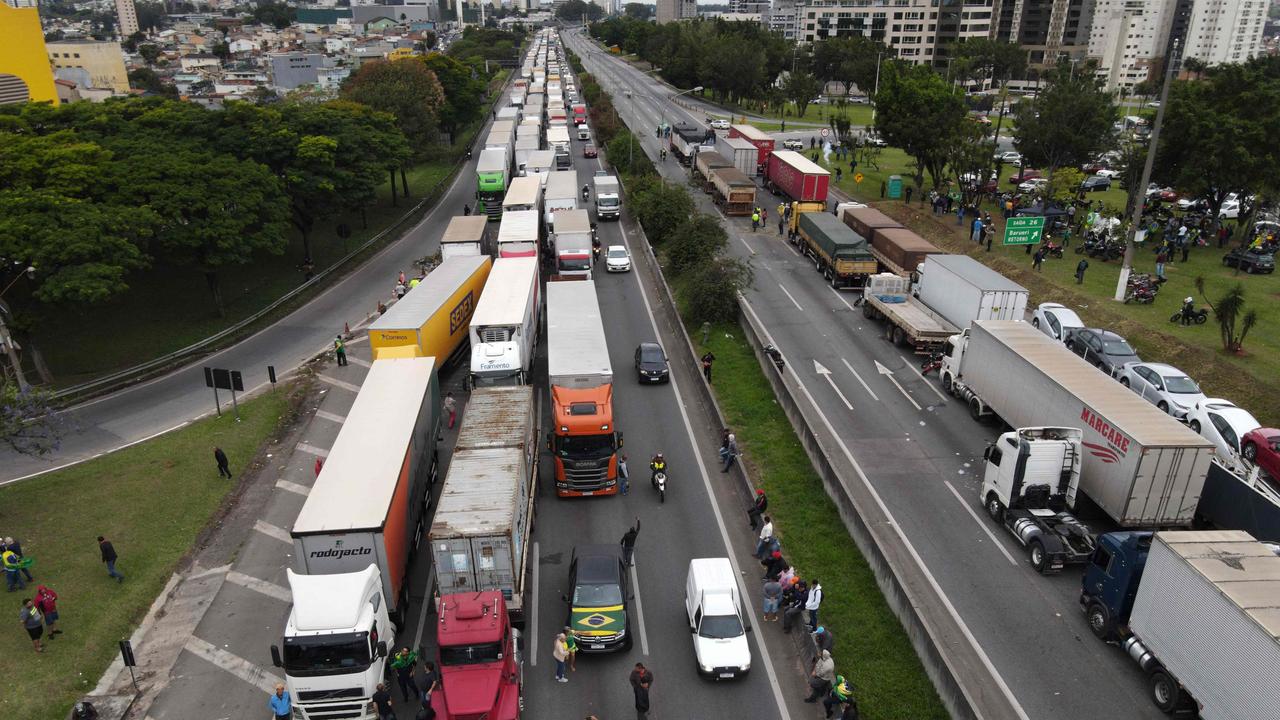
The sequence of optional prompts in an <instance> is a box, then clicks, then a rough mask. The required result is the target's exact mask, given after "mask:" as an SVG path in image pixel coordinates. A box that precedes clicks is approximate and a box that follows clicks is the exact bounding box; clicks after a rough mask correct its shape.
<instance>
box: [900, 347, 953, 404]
mask: <svg viewBox="0 0 1280 720" xmlns="http://www.w3.org/2000/svg"><path fill="white" fill-rule="evenodd" d="M898 357H902V356H901V355H899V356H898ZM902 362H903V363H904V364H905V365H906V366H907V367H909V368H911V372H913V373H915V374H916V375H919V376H920V379H921V380H923V381H924V384H925V385H927V386H929V389H930V390H932V391H933V394H934V395H937V396H938V398H939V399H940V400H942V402H946V401H947V396H946V395H943V394H942V391H940V390H938V388H936V387H934V386H933V383H931V382H929V378H927V377H925V376H924V373H922V372H920V371H919V370H917V369H916V366H915V365H913V364H912V363H911V361H909V360H907V359H906V358H902Z"/></svg>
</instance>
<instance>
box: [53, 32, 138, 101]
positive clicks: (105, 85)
mask: <svg viewBox="0 0 1280 720" xmlns="http://www.w3.org/2000/svg"><path fill="white" fill-rule="evenodd" d="M48 51H49V55H48V57H47V58H46V62H47V63H48V64H50V65H52V66H53V74H54V75H56V76H58V77H60V78H64V79H66V80H71V81H73V82H75V83H76V84H78V85H79V86H80V87H83V88H97V89H99V90H111V91H112V92H115V93H117V94H124V93H127V92H129V73H128V71H127V70H125V67H124V51H123V50H121V49H120V43H118V42H116V41H114V40H58V41H56V42H51V43H49V44H48Z"/></svg>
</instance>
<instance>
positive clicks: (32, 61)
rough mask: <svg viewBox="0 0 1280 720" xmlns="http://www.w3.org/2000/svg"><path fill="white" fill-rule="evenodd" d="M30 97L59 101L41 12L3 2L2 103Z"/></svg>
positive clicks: (0, 19) (0, 27)
mask: <svg viewBox="0 0 1280 720" xmlns="http://www.w3.org/2000/svg"><path fill="white" fill-rule="evenodd" d="M126 83H127V79H126ZM28 100H30V101H33V102H49V103H53V104H54V105H57V104H58V92H57V90H56V89H55V88H54V85H53V69H52V68H50V67H49V53H48V50H47V49H46V46H45V42H44V30H43V29H42V28H41V27H40V14H39V11H38V10H37V9H36V8H34V7H30V8H15V7H10V6H9V5H8V4H6V3H4V2H0V105H5V104H9V103H21V102H27V101H28Z"/></svg>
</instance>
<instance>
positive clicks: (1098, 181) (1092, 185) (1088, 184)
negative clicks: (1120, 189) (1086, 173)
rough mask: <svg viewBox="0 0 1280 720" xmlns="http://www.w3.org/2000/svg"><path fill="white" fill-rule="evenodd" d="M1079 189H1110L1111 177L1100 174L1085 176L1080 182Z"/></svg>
mask: <svg viewBox="0 0 1280 720" xmlns="http://www.w3.org/2000/svg"><path fill="white" fill-rule="evenodd" d="M1080 189H1081V190H1083V191H1084V192H1097V191H1099V190H1110V189H1111V178H1107V177H1102V176H1101V175H1094V176H1093V177H1087V178H1085V179H1084V181H1083V182H1081V183H1080Z"/></svg>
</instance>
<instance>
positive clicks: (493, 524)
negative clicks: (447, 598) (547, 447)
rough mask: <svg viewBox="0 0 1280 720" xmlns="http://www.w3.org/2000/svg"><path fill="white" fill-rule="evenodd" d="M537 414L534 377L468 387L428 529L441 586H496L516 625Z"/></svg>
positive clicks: (529, 522) (460, 589) (533, 492)
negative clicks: (507, 384)
mask: <svg viewBox="0 0 1280 720" xmlns="http://www.w3.org/2000/svg"><path fill="white" fill-rule="evenodd" d="M537 420H538V419H537V415H536V408H535V406H534V399H533V387H532V386H530V385H524V386H519V387H490V388H476V390H475V391H473V392H472V393H471V397H470V399H468V400H467V408H466V414H465V415H464V416H463V419H462V427H461V429H460V430H459V431H458V442H457V444H456V445H455V446H454V449H453V455H452V456H451V457H450V460H449V472H448V473H447V474H446V475H445V479H444V486H443V487H442V488H441V491H440V501H439V503H438V504H437V506H436V514H435V517H434V518H433V520H432V522H431V531H430V534H429V536H428V541H429V542H430V543H431V557H432V562H433V563H434V564H435V571H436V572H435V577H436V587H437V589H438V592H439V593H440V594H449V593H465V592H476V591H481V590H498V591H500V592H501V593H502V595H503V598H504V599H505V600H506V603H507V612H508V613H509V614H510V615H511V618H512V622H513V623H515V624H517V625H520V624H522V623H523V620H524V615H525V610H526V598H525V576H526V573H527V564H528V563H527V558H528V552H529V532H530V530H531V529H532V527H533V513H534V503H535V501H536V500H537V496H538V493H537V485H536V483H537V473H538V445H537V442H538V424H537ZM534 601H535V602H536V598H535V599H534Z"/></svg>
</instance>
